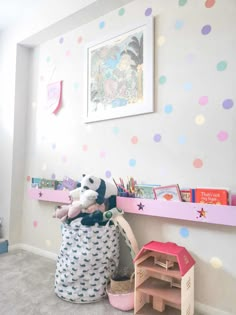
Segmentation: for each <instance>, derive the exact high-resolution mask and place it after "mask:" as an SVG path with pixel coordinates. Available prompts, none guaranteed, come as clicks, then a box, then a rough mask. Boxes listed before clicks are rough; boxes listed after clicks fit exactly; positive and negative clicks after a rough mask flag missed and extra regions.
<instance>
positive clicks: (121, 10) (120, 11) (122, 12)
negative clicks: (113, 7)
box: [118, 8, 125, 16]
mask: <svg viewBox="0 0 236 315" xmlns="http://www.w3.org/2000/svg"><path fill="white" fill-rule="evenodd" d="M118 14H119V16H122V15H124V14H125V9H124V8H121V9H120V10H119V12H118Z"/></svg>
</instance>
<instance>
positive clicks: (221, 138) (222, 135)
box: [217, 130, 229, 142]
mask: <svg viewBox="0 0 236 315" xmlns="http://www.w3.org/2000/svg"><path fill="white" fill-rule="evenodd" d="M228 137H229V135H228V132H227V131H224V130H221V131H219V132H218V134H217V139H218V140H219V141H221V142H224V141H226V140H227V139H228Z"/></svg>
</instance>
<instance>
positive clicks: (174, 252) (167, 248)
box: [134, 241, 195, 276]
mask: <svg viewBox="0 0 236 315" xmlns="http://www.w3.org/2000/svg"><path fill="white" fill-rule="evenodd" d="M147 251H152V252H157V253H162V254H166V255H171V256H176V258H177V261H178V264H179V269H180V274H181V276H184V275H185V274H186V273H187V272H188V271H189V269H191V267H192V266H193V265H194V264H195V260H194V259H193V257H192V256H191V255H190V254H189V252H188V251H187V250H186V248H185V247H182V246H178V245H177V244H175V243H171V242H167V243H162V242H156V241H151V242H149V243H147V244H146V245H144V246H143V247H142V249H141V250H140V251H139V253H138V254H137V256H136V257H135V258H134V262H136V261H137V260H138V259H139V258H140V257H141V256H142V255H143V254H144V253H146V252H147Z"/></svg>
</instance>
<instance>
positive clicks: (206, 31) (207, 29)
mask: <svg viewBox="0 0 236 315" xmlns="http://www.w3.org/2000/svg"><path fill="white" fill-rule="evenodd" d="M210 32H211V25H204V26H203V27H202V30H201V33H202V35H208V34H209V33H210Z"/></svg>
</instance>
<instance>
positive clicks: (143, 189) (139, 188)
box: [134, 184, 160, 199]
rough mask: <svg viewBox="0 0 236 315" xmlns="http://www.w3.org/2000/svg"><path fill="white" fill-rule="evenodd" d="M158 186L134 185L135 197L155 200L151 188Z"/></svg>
mask: <svg viewBox="0 0 236 315" xmlns="http://www.w3.org/2000/svg"><path fill="white" fill-rule="evenodd" d="M159 186H160V185H154V184H153V185H152V184H135V186H134V190H135V197H136V198H144V199H155V195H154V192H153V188H155V187H159Z"/></svg>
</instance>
